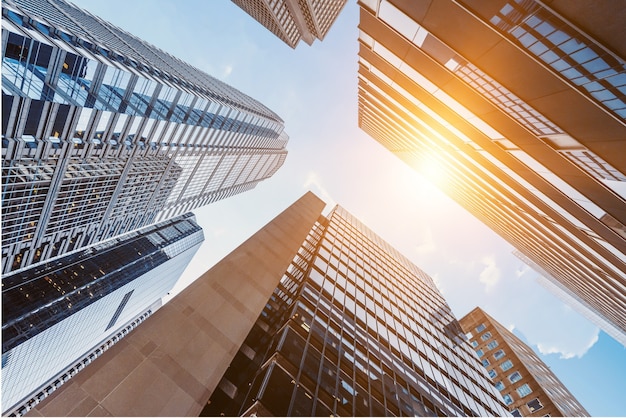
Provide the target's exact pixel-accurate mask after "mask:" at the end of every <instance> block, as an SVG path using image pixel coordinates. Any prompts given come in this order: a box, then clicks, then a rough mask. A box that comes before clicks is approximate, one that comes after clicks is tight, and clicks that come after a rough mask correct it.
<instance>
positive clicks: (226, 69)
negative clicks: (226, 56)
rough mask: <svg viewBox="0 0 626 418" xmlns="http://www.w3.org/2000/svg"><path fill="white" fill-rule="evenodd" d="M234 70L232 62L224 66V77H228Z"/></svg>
mask: <svg viewBox="0 0 626 418" xmlns="http://www.w3.org/2000/svg"><path fill="white" fill-rule="evenodd" d="M232 72H233V66H232V64H228V65H226V66H225V67H224V72H223V73H222V78H226V77H228V76H229V75H230V74H231V73H232Z"/></svg>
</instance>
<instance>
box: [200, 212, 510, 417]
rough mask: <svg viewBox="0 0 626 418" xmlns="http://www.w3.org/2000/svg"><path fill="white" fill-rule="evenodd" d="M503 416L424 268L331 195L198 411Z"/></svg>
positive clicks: (498, 400) (210, 413)
mask: <svg viewBox="0 0 626 418" xmlns="http://www.w3.org/2000/svg"><path fill="white" fill-rule="evenodd" d="M242 414H243V415H253V414H256V415H257V416H442V415H445V416H503V415H508V412H507V411H506V408H504V405H503V404H502V399H501V397H500V395H499V394H498V392H497V390H495V388H494V387H493V385H492V383H491V382H490V381H489V379H488V377H487V375H486V371H485V370H484V368H483V367H482V365H481V364H480V362H479V360H478V358H477V356H476V354H475V353H474V352H473V350H472V348H471V347H470V346H469V344H468V343H467V341H466V339H465V336H464V334H463V332H462V330H461V327H460V325H459V323H458V322H457V320H456V319H455V318H454V316H453V314H452V312H451V310H450V308H449V307H448V305H447V304H446V302H445V300H444V298H443V297H442V295H441V293H440V292H439V290H438V289H437V288H436V286H435V284H434V282H433V280H432V279H431V278H430V277H429V276H428V275H427V274H426V273H424V272H423V271H422V270H420V269H419V268H418V267H416V266H415V265H414V264H413V263H411V262H410V261H409V260H408V259H407V258H406V257H404V256H403V255H402V254H400V253H398V252H397V250H395V249H394V248H392V247H391V246H390V245H389V244H388V243H387V242H385V241H384V240H382V239H381V238H380V237H379V236H377V235H376V234H375V233H373V232H372V231H371V230H370V229H369V228H367V227H366V226H365V225H363V224H362V223H361V222H360V221H359V220H357V219H356V218H354V216H352V215H351V214H350V213H348V212H347V211H346V210H345V209H343V208H342V207H340V206H337V207H336V208H335V209H334V210H333V211H332V212H331V213H330V214H329V215H328V216H326V217H324V216H320V218H319V219H318V221H317V223H316V224H315V225H314V226H313V228H312V229H311V231H310V232H309V235H308V237H307V239H306V240H305V241H304V242H303V244H302V246H301V248H300V249H299V250H298V252H297V254H296V255H295V258H294V259H293V261H292V263H291V265H290V266H289V268H288V270H287V271H286V273H285V274H284V275H283V277H282V279H281V281H280V284H279V286H278V287H277V288H276V290H275V291H274V293H273V295H272V296H271V298H270V299H269V301H268V302H267V304H266V306H265V308H264V309H263V311H262V313H261V315H260V316H259V317H258V320H257V321H256V323H255V324H254V326H253V328H252V330H251V331H250V333H249V334H248V336H247V338H246V340H245V341H244V343H243V344H242V346H241V348H240V350H239V352H238V353H237V354H236V356H235V358H234V360H233V361H232V362H231V363H230V366H229V368H228V370H227V371H226V373H225V374H224V377H223V378H222V380H221V381H220V383H219V385H218V387H217V389H216V390H215V391H214V392H213V395H212V397H211V399H210V400H209V402H208V404H207V405H206V407H205V409H204V410H203V413H202V415H206V416H218V415H226V416H234V415H242Z"/></svg>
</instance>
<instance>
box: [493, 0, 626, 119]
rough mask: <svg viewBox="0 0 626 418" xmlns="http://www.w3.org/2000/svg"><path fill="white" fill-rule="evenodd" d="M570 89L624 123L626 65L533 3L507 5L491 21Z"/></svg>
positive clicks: (625, 116) (625, 117) (524, 2)
mask: <svg viewBox="0 0 626 418" xmlns="http://www.w3.org/2000/svg"><path fill="white" fill-rule="evenodd" d="M490 21H491V23H492V24H494V25H495V26H496V27H497V28H498V29H501V30H502V31H504V32H505V33H507V34H510V37H511V39H513V40H515V41H517V42H518V43H519V44H520V45H522V46H523V47H524V48H525V49H526V50H527V51H529V52H530V53H532V54H534V55H535V56H536V57H538V58H539V59H541V60H542V61H543V62H545V63H546V64H548V65H549V66H550V67H552V68H553V69H554V70H555V71H557V72H558V73H559V74H561V75H562V76H563V77H564V78H565V79H566V80H568V81H569V82H571V83H572V84H573V85H575V86H578V87H580V88H581V89H582V90H583V91H585V92H586V93H587V94H588V95H589V96H590V97H592V98H594V99H595V100H596V101H597V102H598V103H600V104H601V105H603V106H605V107H606V108H607V109H608V110H609V111H611V112H613V113H614V114H615V115H617V116H618V117H620V118H621V119H626V72H625V70H626V65H625V64H624V63H623V61H622V60H620V59H618V58H616V57H614V56H613V55H611V54H609V53H608V52H606V51H605V50H604V49H602V48H600V47H598V46H597V45H596V44H595V43H594V42H592V41H591V40H589V39H588V38H587V37H586V36H585V35H584V34H582V33H580V32H578V31H577V30H576V29H574V28H573V27H571V26H570V25H568V24H567V23H565V22H564V21H562V20H561V19H560V18H558V17H557V16H555V15H553V14H552V13H551V12H550V11H548V10H547V9H545V8H544V7H542V6H540V5H539V4H538V3H537V2H535V1H534V0H525V1H522V2H519V3H518V2H509V3H507V4H506V5H505V6H504V7H503V8H502V9H501V10H500V11H499V12H498V13H497V14H496V15H495V16H493V17H492V18H491V19H490Z"/></svg>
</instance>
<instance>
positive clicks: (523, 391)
mask: <svg viewBox="0 0 626 418" xmlns="http://www.w3.org/2000/svg"><path fill="white" fill-rule="evenodd" d="M531 392H532V390H531V389H530V386H528V384H527V383H524V384H523V385H522V386H520V387H518V388H517V393H518V394H519V396H520V398H523V397H524V396H528V395H530V393H531Z"/></svg>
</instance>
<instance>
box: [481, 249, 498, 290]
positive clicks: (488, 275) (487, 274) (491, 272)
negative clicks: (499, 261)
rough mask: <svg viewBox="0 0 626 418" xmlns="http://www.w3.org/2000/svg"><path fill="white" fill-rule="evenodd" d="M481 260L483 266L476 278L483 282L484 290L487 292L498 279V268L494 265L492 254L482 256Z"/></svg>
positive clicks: (494, 258)
mask: <svg viewBox="0 0 626 418" xmlns="http://www.w3.org/2000/svg"><path fill="white" fill-rule="evenodd" d="M481 261H482V263H483V264H484V265H485V268H484V269H483V271H481V272H480V275H479V276H478V280H480V282H481V283H484V284H485V291H486V292H489V291H490V290H491V289H492V288H493V287H494V286H495V285H496V283H498V281H500V269H499V268H498V266H496V257H495V256H494V255H493V254H492V255H489V256H485V257H483V258H482V260H481Z"/></svg>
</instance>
